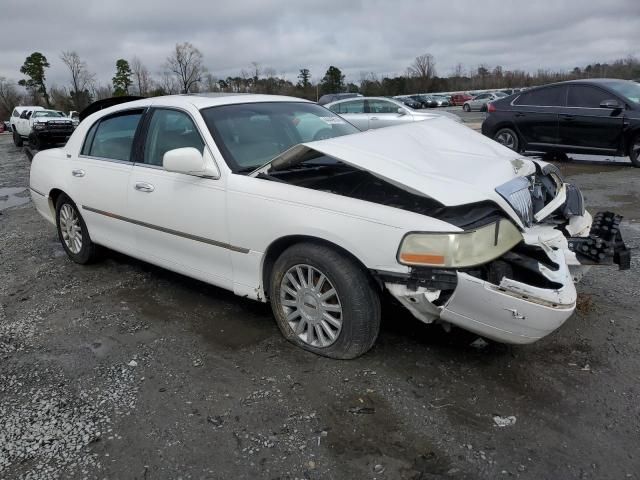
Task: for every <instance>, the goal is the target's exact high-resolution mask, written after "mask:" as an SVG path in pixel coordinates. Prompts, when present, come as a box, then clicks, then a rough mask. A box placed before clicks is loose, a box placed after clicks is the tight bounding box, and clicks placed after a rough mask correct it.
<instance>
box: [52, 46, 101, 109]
mask: <svg viewBox="0 0 640 480" xmlns="http://www.w3.org/2000/svg"><path fill="white" fill-rule="evenodd" d="M60 58H61V59H62V61H63V62H64V64H65V65H66V66H67V68H68V69H69V73H71V92H70V95H71V98H72V99H73V103H74V106H75V107H76V110H83V109H84V108H85V107H87V105H89V102H90V94H89V89H90V88H92V85H93V82H94V80H95V75H94V74H93V73H91V72H89V69H88V68H87V63H86V62H84V61H83V60H81V59H80V56H79V55H78V53H77V52H75V51H68V52H62V55H60Z"/></svg>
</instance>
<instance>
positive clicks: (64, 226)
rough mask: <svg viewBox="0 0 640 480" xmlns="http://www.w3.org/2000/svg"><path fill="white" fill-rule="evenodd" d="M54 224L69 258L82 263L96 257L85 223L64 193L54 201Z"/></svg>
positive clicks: (74, 205)
mask: <svg viewBox="0 0 640 480" xmlns="http://www.w3.org/2000/svg"><path fill="white" fill-rule="evenodd" d="M56 226H57V227H58V238H59V239H60V243H62V247H63V248H64V250H65V252H67V255H68V256H69V258H70V259H71V260H73V261H74V262H76V263H80V264H83V265H84V264H87V263H91V262H92V261H94V260H95V259H96V249H97V247H96V245H95V244H94V243H93V242H92V241H91V237H89V230H87V225H86V224H85V223H84V220H83V218H82V216H81V215H80V212H79V211H78V207H76V204H75V203H73V201H72V200H71V199H70V198H69V197H67V196H66V195H64V194H62V195H60V197H58V201H57V202H56Z"/></svg>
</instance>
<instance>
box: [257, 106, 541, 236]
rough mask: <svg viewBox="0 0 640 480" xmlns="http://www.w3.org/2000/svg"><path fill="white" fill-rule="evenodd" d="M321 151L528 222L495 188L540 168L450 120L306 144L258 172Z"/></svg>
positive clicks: (425, 192)
mask: <svg viewBox="0 0 640 480" xmlns="http://www.w3.org/2000/svg"><path fill="white" fill-rule="evenodd" d="M308 150H315V151H317V152H321V153H323V154H325V155H328V156H330V157H333V158H336V159H338V160H340V161H342V162H344V163H346V164H349V165H351V166H354V167H357V168H360V169H362V170H366V171H368V172H370V173H371V174H373V175H375V176H377V177H378V178H381V179H383V180H386V181H388V182H390V183H392V184H394V185H395V186H397V187H399V188H402V189H404V190H407V191H410V192H411V193H415V194H418V195H422V196H425V197H429V198H432V199H434V200H436V201H438V202H440V203H442V204H443V205H446V206H456V205H464V204H468V203H474V202H480V201H485V200H490V201H494V202H495V203H497V204H498V205H500V206H501V207H503V209H504V210H505V211H506V212H507V213H508V214H509V215H510V216H511V217H512V218H513V219H514V221H516V223H518V224H519V225H521V226H522V223H521V221H520V219H519V218H518V216H517V214H516V213H515V212H514V211H513V209H512V208H511V207H510V206H509V204H508V203H507V202H505V200H504V199H503V198H502V197H501V196H500V195H499V194H498V193H496V191H495V188H496V187H498V186H500V185H502V184H504V183H506V182H508V181H509V180H512V179H513V178H515V177H518V176H526V175H530V174H532V173H534V172H535V165H534V163H533V162H532V161H530V160H528V159H526V158H523V157H521V156H519V155H518V154H517V153H515V152H513V151H512V150H509V149H508V148H506V147H503V146H502V145H500V144H498V143H497V142H494V141H493V140H490V139H488V138H487V137H485V136H483V135H481V134H480V133H477V132H475V131H473V130H471V129H470V128H469V127H466V126H464V125H461V124H459V123H456V122H454V121H451V120H449V119H447V118H433V119H428V120H425V121H421V122H415V123H410V124H406V125H401V126H397V127H387V128H380V129H376V130H368V131H366V132H362V133H356V134H353V135H345V136H342V137H335V138H331V139H328V140H320V141H316V142H309V143H304V144H301V145H297V146H295V147H293V148H291V149H289V150H287V151H286V152H284V153H282V154H281V155H279V156H278V157H276V158H275V159H274V160H272V161H271V162H270V163H268V164H267V165H265V166H264V167H262V168H260V169H258V170H256V171H255V172H254V173H253V175H254V176H256V175H258V174H259V173H261V172H267V171H269V170H270V169H271V168H273V169H275V170H280V169H285V168H288V167H290V166H292V165H295V164H296V163H299V162H300V161H302V160H301V159H302V158H304V152H306V151H308Z"/></svg>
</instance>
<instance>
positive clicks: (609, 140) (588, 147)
mask: <svg viewBox="0 0 640 480" xmlns="http://www.w3.org/2000/svg"><path fill="white" fill-rule="evenodd" d="M605 100H617V101H618V102H619V103H620V105H621V106H622V108H620V109H611V108H600V104H601V103H602V102H603V101H605ZM623 124H624V102H622V101H621V100H619V99H617V98H616V97H615V96H614V95H612V94H611V93H609V92H607V91H606V90H603V89H600V88H598V87H595V86H591V85H569V93H568V96H567V108H566V109H564V110H563V112H562V113H561V114H560V142H561V143H562V145H563V147H564V148H566V149H567V150H571V151H581V152H585V153H587V152H588V153H595V154H598V153H603V154H615V153H617V152H618V151H619V150H620V149H621V147H622V130H623Z"/></svg>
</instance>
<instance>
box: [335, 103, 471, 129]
mask: <svg viewBox="0 0 640 480" xmlns="http://www.w3.org/2000/svg"><path fill="white" fill-rule="evenodd" d="M325 107H327V108H328V109H329V110H331V111H332V112H333V113H337V114H338V115H340V116H341V117H342V118H344V119H345V120H348V121H349V123H352V124H353V125H355V126H356V127H358V129H359V130H361V131H365V130H369V129H371V128H381V127H391V126H394V125H403V124H406V123H412V122H419V121H421V120H428V119H430V118H442V117H446V118H449V119H451V120H454V121H456V122H461V121H462V120H461V119H460V117H459V116H458V115H456V114H455V113H449V112H434V111H432V110H431V111H428V112H427V111H424V110H414V109H413V108H409V107H407V106H406V105H405V104H404V103H402V102H400V101H398V100H394V99H392V98H386V97H358V98H349V99H346V100H338V101H337V102H331V103H328V104H326V105H325Z"/></svg>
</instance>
